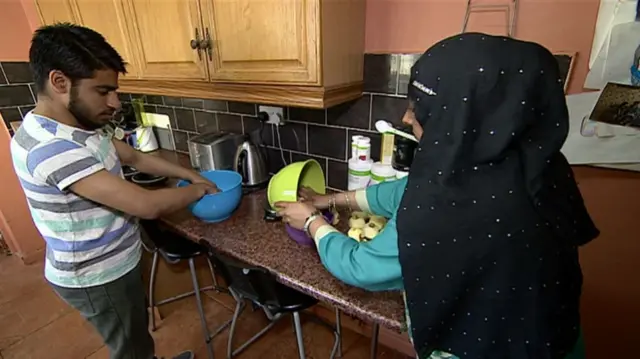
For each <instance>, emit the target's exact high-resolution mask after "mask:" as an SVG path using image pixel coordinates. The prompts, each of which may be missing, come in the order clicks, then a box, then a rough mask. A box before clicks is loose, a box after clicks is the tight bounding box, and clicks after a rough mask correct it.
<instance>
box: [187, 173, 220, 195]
mask: <svg viewBox="0 0 640 359" xmlns="http://www.w3.org/2000/svg"><path fill="white" fill-rule="evenodd" d="M189 182H191V183H192V184H203V185H206V186H207V187H208V189H207V193H209V194H212V193H218V192H220V189H219V188H218V186H216V184H215V183H213V182H211V181H209V180H208V179H206V178H204V177H202V176H201V175H200V174H198V173H196V174H194V175H193V176H192V177H191V178H190V179H189Z"/></svg>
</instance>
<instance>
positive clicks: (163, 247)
mask: <svg viewBox="0 0 640 359" xmlns="http://www.w3.org/2000/svg"><path fill="white" fill-rule="evenodd" d="M140 224H141V226H142V228H143V229H144V232H146V234H147V238H145V239H143V241H142V243H143V246H144V247H145V249H146V250H147V251H149V252H150V253H153V260H152V263H151V276H150V278H149V307H150V308H151V330H152V331H155V330H156V323H155V315H154V314H153V308H154V307H158V306H160V305H163V304H167V303H171V302H174V301H176V300H179V299H183V298H186V297H189V296H192V295H195V297H196V304H197V307H198V314H199V316H200V324H201V326H202V333H203V336H204V339H205V343H206V346H207V354H208V357H209V359H213V348H212V345H211V342H212V340H213V338H214V337H215V336H216V335H218V334H220V333H221V332H222V331H223V330H225V329H226V328H227V327H228V326H229V325H231V322H232V320H228V321H226V322H225V323H223V324H222V325H221V326H219V327H218V328H217V329H216V330H215V331H214V332H213V333H211V332H210V331H209V326H208V324H207V320H206V317H205V314H204V308H203V306H202V297H201V293H202V292H204V291H208V290H215V291H217V292H227V290H226V289H225V288H220V287H219V286H218V281H217V280H216V276H215V273H214V270H213V265H212V263H211V261H210V260H209V257H208V256H207V251H206V249H205V248H204V247H203V246H201V245H199V244H198V243H196V242H194V241H191V240H188V239H186V238H183V237H181V236H179V235H176V234H174V233H172V232H169V231H164V230H161V229H160V228H159V227H158V225H157V224H155V223H153V222H150V221H140ZM143 237H144V236H143ZM160 256H162V258H164V260H165V261H166V262H167V263H169V264H177V263H179V262H180V261H183V260H187V261H189V270H190V272H191V281H192V283H193V290H192V291H189V292H186V293H182V294H179V295H176V296H174V297H171V298H166V299H162V300H160V301H158V302H156V299H155V281H156V274H157V270H158V261H159V257H160ZM200 256H204V257H205V258H206V260H207V264H208V266H209V272H210V273H211V278H212V280H213V285H211V286H206V287H200V284H199V283H198V277H197V272H196V267H195V259H196V258H197V257H200Z"/></svg>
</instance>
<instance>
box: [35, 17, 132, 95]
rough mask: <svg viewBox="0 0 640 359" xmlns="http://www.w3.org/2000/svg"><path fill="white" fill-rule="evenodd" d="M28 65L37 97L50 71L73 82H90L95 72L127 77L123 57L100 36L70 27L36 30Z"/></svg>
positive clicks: (62, 24) (77, 27)
mask: <svg viewBox="0 0 640 359" xmlns="http://www.w3.org/2000/svg"><path fill="white" fill-rule="evenodd" d="M29 65H30V66H31V72H32V73H33V79H34V81H35V84H36V89H37V90H38V92H39V93H41V92H44V89H45V84H46V83H47V80H48V78H49V73H50V72H51V71H53V70H59V71H61V72H62V73H63V74H65V75H66V76H67V77H69V78H70V79H71V81H72V82H76V81H77V80H81V79H87V78H92V77H93V76H94V72H95V71H96V70H106V69H111V70H114V71H116V72H119V73H123V74H124V73H126V69H125V65H124V61H123V60H122V57H121V56H120V54H118V52H117V51H116V50H115V49H114V48H113V47H112V46H111V45H109V43H108V42H107V41H106V40H105V39H104V37H103V36H102V35H100V34H99V33H97V32H95V31H93V30H91V29H89V28H86V27H83V26H79V25H73V24H69V23H58V24H54V25H49V26H43V27H41V28H39V29H38V30H36V32H35V34H34V35H33V38H32V39H31V48H30V49H29Z"/></svg>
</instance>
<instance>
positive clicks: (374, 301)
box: [161, 151, 404, 330]
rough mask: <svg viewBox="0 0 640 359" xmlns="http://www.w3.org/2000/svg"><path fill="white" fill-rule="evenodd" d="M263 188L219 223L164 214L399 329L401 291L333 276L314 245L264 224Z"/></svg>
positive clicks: (184, 230) (351, 310) (178, 226)
mask: <svg viewBox="0 0 640 359" xmlns="http://www.w3.org/2000/svg"><path fill="white" fill-rule="evenodd" d="M161 155H162V157H164V158H166V159H169V160H172V161H177V162H178V163H181V164H183V165H185V166H188V165H189V160H188V157H186V156H184V155H179V154H173V153H170V152H165V151H163V152H162V153H161ZM265 201H266V193H265V191H264V190H263V191H258V192H254V193H251V194H246V195H244V196H243V198H242V203H241V204H240V206H239V207H238V209H237V210H236V212H235V213H234V214H233V216H232V217H231V218H230V219H228V220H226V221H224V222H221V223H217V224H207V223H204V222H202V221H200V220H198V219H197V218H195V217H193V216H192V215H191V213H190V212H189V211H187V210H184V211H179V212H176V213H174V214H172V215H168V216H165V217H163V218H162V221H163V222H164V223H165V224H167V225H168V226H169V227H171V228H172V229H173V230H175V231H176V232H178V233H180V234H182V235H184V236H186V237H187V238H190V239H192V240H195V241H199V240H201V239H204V240H206V241H208V242H209V243H211V245H212V246H213V247H214V248H216V249H217V250H219V251H221V252H223V253H225V254H228V255H231V256H233V257H236V258H238V259H240V260H243V261H245V262H247V263H249V264H251V265H256V266H261V267H264V268H266V269H268V270H269V271H271V272H272V273H274V274H275V275H276V277H277V279H278V280H279V281H280V282H281V283H283V284H286V285H288V286H290V287H292V288H295V289H298V290H300V291H302V292H304V293H307V294H309V295H311V296H313V297H315V298H317V299H318V300H320V301H323V302H328V303H330V304H332V305H334V306H336V307H337V308H339V309H340V310H342V311H344V312H345V313H347V314H350V315H353V316H355V317H358V318H360V319H363V320H365V321H371V322H376V323H379V324H380V325H382V326H385V327H387V328H390V329H395V330H400V329H401V328H402V326H403V323H404V304H403V301H402V295H401V293H399V292H367V291H364V290H362V289H359V288H356V287H352V286H349V285H347V284H344V283H342V282H341V281H339V280H338V279H336V278H335V277H333V276H332V275H331V274H330V273H329V272H328V271H327V270H326V269H325V268H324V266H323V265H322V263H321V262H320V257H319V256H318V254H317V252H316V250H315V248H309V247H304V246H301V245H298V244H297V243H296V242H294V241H292V240H291V239H289V237H288V236H287V234H286V233H285V228H284V224H282V223H281V222H276V223H273V222H266V221H264V220H263V216H264V202H265Z"/></svg>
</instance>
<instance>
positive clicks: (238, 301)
mask: <svg viewBox="0 0 640 359" xmlns="http://www.w3.org/2000/svg"><path fill="white" fill-rule="evenodd" d="M231 295H233V298H234V299H235V300H236V310H235V311H234V312H233V318H232V319H231V328H229V340H227V359H231V358H232V357H233V335H234V334H235V332H236V324H238V318H239V317H240V314H242V311H243V310H244V302H243V299H242V298H238V297H236V296H235V294H234V293H233V292H231Z"/></svg>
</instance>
